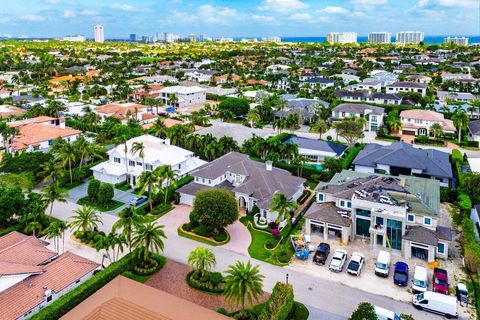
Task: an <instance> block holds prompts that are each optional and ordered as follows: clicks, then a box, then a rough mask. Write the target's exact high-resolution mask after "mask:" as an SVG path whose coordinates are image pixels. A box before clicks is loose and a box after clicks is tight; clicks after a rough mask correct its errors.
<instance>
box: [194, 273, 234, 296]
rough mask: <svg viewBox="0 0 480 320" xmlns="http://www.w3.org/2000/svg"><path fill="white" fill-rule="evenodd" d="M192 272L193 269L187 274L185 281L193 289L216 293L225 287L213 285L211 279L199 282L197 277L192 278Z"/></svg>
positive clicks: (222, 290) (221, 291)
mask: <svg viewBox="0 0 480 320" xmlns="http://www.w3.org/2000/svg"><path fill="white" fill-rule="evenodd" d="M194 273H195V271H190V272H189V273H188V274H187V283H188V285H189V286H190V287H192V288H194V289H197V290H200V291H205V292H209V293H216V294H219V293H223V292H224V291H225V289H224V288H223V287H218V286H217V287H214V285H213V283H212V282H211V281H208V282H201V281H199V280H197V279H194V278H193V274H194Z"/></svg>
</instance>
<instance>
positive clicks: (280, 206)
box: [270, 191, 297, 223]
mask: <svg viewBox="0 0 480 320" xmlns="http://www.w3.org/2000/svg"><path fill="white" fill-rule="evenodd" d="M296 208H297V202H296V201H295V200H290V199H288V198H287V196H286V195H285V194H283V193H282V192H280V191H276V192H275V193H274V194H273V197H272V200H270V209H271V210H272V211H276V212H278V217H277V223H278V222H279V221H283V220H284V218H285V215H286V214H287V213H288V212H291V211H293V210H295V209H296Z"/></svg>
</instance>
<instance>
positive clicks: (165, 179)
mask: <svg viewBox="0 0 480 320" xmlns="http://www.w3.org/2000/svg"><path fill="white" fill-rule="evenodd" d="M154 171H155V174H156V175H157V176H158V179H159V181H160V184H161V185H163V183H165V187H164V188H163V193H164V195H165V204H166V203H167V199H168V189H169V187H170V186H175V184H176V181H177V179H178V173H177V170H173V169H172V167H171V166H169V165H163V166H160V167H157V168H156V169H155V170H154Z"/></svg>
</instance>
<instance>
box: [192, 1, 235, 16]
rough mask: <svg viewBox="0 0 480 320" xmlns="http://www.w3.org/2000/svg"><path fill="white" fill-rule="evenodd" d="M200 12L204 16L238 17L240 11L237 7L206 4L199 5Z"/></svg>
mask: <svg viewBox="0 0 480 320" xmlns="http://www.w3.org/2000/svg"><path fill="white" fill-rule="evenodd" d="M198 10H199V13H200V14H201V15H202V16H206V17H215V16H222V17H236V16H237V15H238V12H237V10H236V9H232V8H228V7H214V6H212V5H210V4H204V5H201V6H200V7H198Z"/></svg>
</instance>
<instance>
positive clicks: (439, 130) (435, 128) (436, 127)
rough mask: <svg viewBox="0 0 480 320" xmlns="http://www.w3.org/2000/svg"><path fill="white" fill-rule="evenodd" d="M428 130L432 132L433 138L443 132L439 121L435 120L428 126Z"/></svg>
mask: <svg viewBox="0 0 480 320" xmlns="http://www.w3.org/2000/svg"><path fill="white" fill-rule="evenodd" d="M429 131H430V133H431V134H433V138H434V139H437V136H439V135H441V134H442V133H443V128H442V126H441V125H440V123H438V122H435V123H434V124H432V125H431V126H430V128H429Z"/></svg>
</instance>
